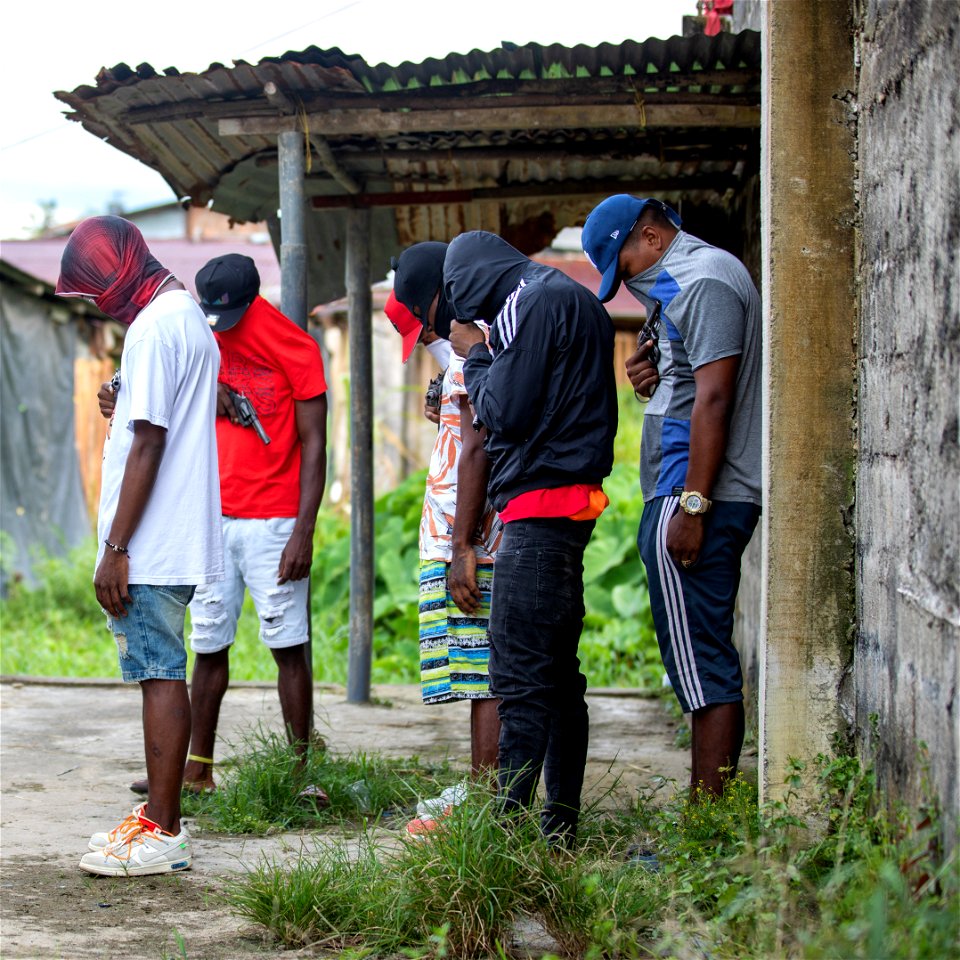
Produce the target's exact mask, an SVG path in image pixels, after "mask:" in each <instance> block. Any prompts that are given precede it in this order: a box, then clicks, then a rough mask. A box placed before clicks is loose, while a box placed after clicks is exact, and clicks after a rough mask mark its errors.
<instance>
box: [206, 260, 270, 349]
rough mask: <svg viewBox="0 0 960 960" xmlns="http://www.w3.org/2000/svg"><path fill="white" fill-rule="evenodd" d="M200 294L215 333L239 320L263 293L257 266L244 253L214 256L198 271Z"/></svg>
mask: <svg viewBox="0 0 960 960" xmlns="http://www.w3.org/2000/svg"><path fill="white" fill-rule="evenodd" d="M196 284H197V295H198V296H199V297H200V309H201V310H203V312H204V313H205V314H206V315H207V323H209V324H210V326H211V328H212V329H213V330H214V332H216V333H222V332H223V331H224V330H229V329H230V328H231V327H234V326H236V325H237V324H238V323H239V322H240V318H241V317H242V316H243V315H244V313H245V312H246V309H247V307H249V306H250V304H251V303H253V301H254V298H255V297H256V296H257V294H258V293H259V292H260V274H259V273H258V272H257V265H256V264H255V263H254V262H253V260H252V259H251V258H250V257H247V256H244V255H243V254H242V253H225V254H224V255H223V256H222V257H214V258H213V259H212V260H211V261H210V262H209V263H207V264H206V265H205V266H203V267H201V268H200V271H199V272H198V273H197V279H196Z"/></svg>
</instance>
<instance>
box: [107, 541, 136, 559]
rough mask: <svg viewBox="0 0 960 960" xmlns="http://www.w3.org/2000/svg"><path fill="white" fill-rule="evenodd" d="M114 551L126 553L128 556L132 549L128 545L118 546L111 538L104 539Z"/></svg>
mask: <svg viewBox="0 0 960 960" xmlns="http://www.w3.org/2000/svg"><path fill="white" fill-rule="evenodd" d="M103 542H104V543H105V544H106V545H107V546H108V547H109V548H110V549H111V550H112V551H113V552H114V553H125V554H126V555H127V557H129V556H130V551H129V550H128V549H127V548H126V547H118V546H117V545H116V544H115V543H111V542H110V541H109V540H104V541H103Z"/></svg>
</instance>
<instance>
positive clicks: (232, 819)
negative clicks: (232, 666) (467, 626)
mask: <svg viewBox="0 0 960 960" xmlns="http://www.w3.org/2000/svg"><path fill="white" fill-rule="evenodd" d="M217 774H218V776H217V779H218V785H217V790H216V791H215V792H213V793H206V794H202V795H199V796H197V795H195V794H189V793H186V792H185V793H184V795H183V797H184V814H185V815H186V816H189V817H193V818H196V820H197V822H198V824H199V825H200V827H201V828H203V829H207V830H212V831H214V832H218V833H231V834H256V835H260V836H263V835H265V834H270V833H276V832H278V831H282V830H298V829H302V828H305V827H320V826H324V825H330V824H340V825H344V824H347V823H350V822H360V823H362V822H365V821H367V820H379V819H381V818H384V817H386V818H389V817H390V816H392V815H394V814H401V815H402V816H403V817H404V819H406V818H407V815H408V814H409V815H412V814H410V808H411V807H415V806H416V802H417V799H418V798H419V797H426V796H436V795H438V794H439V793H440V791H441V790H442V789H443V788H444V787H445V786H448V785H449V784H450V782H451V780H452V778H453V776H454V773H453V771H452V770H451V768H450V766H449V764H447V763H430V764H428V763H424V762H422V761H421V760H419V759H418V758H416V757H414V758H412V759H408V760H396V759H389V758H387V757H383V756H381V755H380V754H363V753H358V754H351V755H349V756H335V755H333V754H332V753H330V752H328V751H327V750H326V747H325V744H324V743H323V741H322V738H317V739H316V741H315V743H314V747H313V749H311V750H310V751H309V753H308V755H307V757H306V759H305V761H304V764H303V767H302V768H301V767H298V764H297V757H296V755H295V754H294V752H293V749H292V748H291V747H290V746H289V745H288V744H287V741H286V739H285V738H284V737H283V736H282V735H280V734H277V733H272V732H269V731H264V730H262V729H258V730H255V731H253V732H252V733H250V734H248V735H247V736H246V737H245V738H244V743H243V744H242V745H241V749H240V750H239V751H238V752H237V754H236V755H235V756H234V757H233V759H232V760H228V761H226V762H221V763H219V764H218V765H217ZM308 785H319V786H322V788H323V791H324V792H325V794H326V796H327V798H328V799H329V804H326V803H321V802H318V801H316V800H313V799H310V798H309V797H300V796H299V794H300V792H301V791H302V790H303V788H304V787H306V786H308Z"/></svg>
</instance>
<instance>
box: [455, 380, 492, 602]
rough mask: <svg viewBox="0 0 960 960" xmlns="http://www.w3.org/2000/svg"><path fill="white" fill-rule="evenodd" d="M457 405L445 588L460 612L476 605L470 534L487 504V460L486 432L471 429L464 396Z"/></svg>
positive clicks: (469, 411)
mask: <svg viewBox="0 0 960 960" xmlns="http://www.w3.org/2000/svg"><path fill="white" fill-rule="evenodd" d="M457 399H458V402H459V405H460V459H459V460H458V461H457V509H456V512H455V513H454V517H453V558H452V560H451V563H450V574H449V577H448V578H447V586H448V587H449V588H450V596H452V597H453V602H454V603H455V604H456V605H457V606H458V607H459V608H460V609H461V610H462V611H463V612H464V613H474V612H475V611H476V610H477V608H478V607H479V606H480V589H479V587H478V586H477V555H476V553H475V552H474V549H473V535H474V532H475V531H476V529H477V525H478V524H479V523H480V518H481V517H482V516H483V508H484V506H485V505H486V502H487V480H488V478H489V476H490V461H489V459H488V458H487V452H486V451H485V450H484V449H483V440H484V437H485V436H486V430H479V431H478V430H474V429H473V410H472V409H471V407H470V403H469V401H468V400H467V398H466V397H465V396H461V397H458V398H457Z"/></svg>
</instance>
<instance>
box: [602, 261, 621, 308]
mask: <svg viewBox="0 0 960 960" xmlns="http://www.w3.org/2000/svg"><path fill="white" fill-rule="evenodd" d="M619 273H620V256H619V254H618V255H617V256H615V257H614V258H613V262H612V263H611V264H610V266H609V267H607V269H606V270H604V271H603V277H602V278H601V280H600V289H599V290H598V291H597V299H599V300H600V302H601V303H607V302H608V301H610V300H612V299H613V298H614V297H615V296H616V295H617V291H618V290H619V289H620V276H619Z"/></svg>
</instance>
